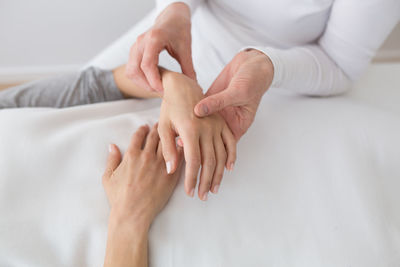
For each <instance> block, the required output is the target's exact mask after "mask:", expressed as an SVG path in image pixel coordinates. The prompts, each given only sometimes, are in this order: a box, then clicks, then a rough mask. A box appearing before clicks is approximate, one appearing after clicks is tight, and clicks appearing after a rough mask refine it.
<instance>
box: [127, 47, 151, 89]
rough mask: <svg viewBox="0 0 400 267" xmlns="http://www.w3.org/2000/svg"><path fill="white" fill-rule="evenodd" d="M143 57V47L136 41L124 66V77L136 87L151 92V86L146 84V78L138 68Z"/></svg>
mask: <svg viewBox="0 0 400 267" xmlns="http://www.w3.org/2000/svg"><path fill="white" fill-rule="evenodd" d="M142 57H143V45H142V44H139V43H138V41H137V42H136V43H135V44H134V45H133V46H132V48H131V52H130V58H129V62H128V64H127V65H126V68H125V73H126V76H127V77H128V78H129V79H131V80H132V81H133V82H134V83H135V84H136V85H138V86H139V87H142V88H143V89H145V90H149V91H152V88H151V86H150V85H149V83H148V82H147V79H146V76H145V75H144V73H143V71H142V69H141V68H140V65H141V62H142Z"/></svg>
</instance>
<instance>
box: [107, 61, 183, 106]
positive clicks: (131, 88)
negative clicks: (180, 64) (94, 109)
mask: <svg viewBox="0 0 400 267" xmlns="http://www.w3.org/2000/svg"><path fill="white" fill-rule="evenodd" d="M158 68H159V71H160V76H161V80H162V79H164V77H166V76H167V75H169V74H172V73H174V72H172V71H170V70H167V69H165V68H163V67H158ZM113 75H114V81H115V83H116V85H117V87H118V89H119V90H120V91H121V93H122V94H123V96H124V97H125V98H131V97H135V98H157V97H161V98H162V95H161V94H162V93H161V94H160V93H157V92H153V91H149V90H147V89H145V88H142V87H140V86H139V85H136V84H135V83H134V82H133V81H132V80H131V79H129V78H128V77H126V75H125V65H122V66H120V67H118V68H116V69H114V70H113ZM180 75H183V74H180Z"/></svg>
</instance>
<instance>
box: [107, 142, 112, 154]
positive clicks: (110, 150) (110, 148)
mask: <svg viewBox="0 0 400 267" xmlns="http://www.w3.org/2000/svg"><path fill="white" fill-rule="evenodd" d="M108 152H110V153H111V152H113V145H112V144H109V145H108Z"/></svg>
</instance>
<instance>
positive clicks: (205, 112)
mask: <svg viewBox="0 0 400 267" xmlns="http://www.w3.org/2000/svg"><path fill="white" fill-rule="evenodd" d="M203 113H204V115H207V114H208V107H207V106H206V105H203Z"/></svg>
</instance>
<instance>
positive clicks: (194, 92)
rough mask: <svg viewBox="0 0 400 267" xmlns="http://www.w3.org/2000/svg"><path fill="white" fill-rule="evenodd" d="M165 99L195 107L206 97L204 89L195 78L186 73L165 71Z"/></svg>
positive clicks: (172, 102)
mask: <svg viewBox="0 0 400 267" xmlns="http://www.w3.org/2000/svg"><path fill="white" fill-rule="evenodd" d="M162 83H163V87H164V95H163V100H165V101H166V102H169V103H171V104H178V103H179V105H181V106H190V107H194V106H195V105H196V104H197V103H198V102H199V101H200V100H202V99H203V98H204V94H203V90H202V89H201V87H200V86H199V85H198V84H197V82H195V81H194V80H192V79H190V78H189V77H187V76H186V75H184V74H181V73H177V72H172V71H163V72H162Z"/></svg>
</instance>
